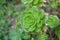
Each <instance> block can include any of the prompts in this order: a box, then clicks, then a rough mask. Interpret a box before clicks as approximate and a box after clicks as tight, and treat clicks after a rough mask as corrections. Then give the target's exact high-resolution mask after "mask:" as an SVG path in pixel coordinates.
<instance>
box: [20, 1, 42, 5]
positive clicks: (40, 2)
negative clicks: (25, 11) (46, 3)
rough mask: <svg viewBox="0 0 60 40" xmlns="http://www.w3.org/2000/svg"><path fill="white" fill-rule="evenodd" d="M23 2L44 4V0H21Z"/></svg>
mask: <svg viewBox="0 0 60 40" xmlns="http://www.w3.org/2000/svg"><path fill="white" fill-rule="evenodd" d="M21 1H22V3H24V4H27V5H31V6H36V5H40V6H42V5H43V0H21Z"/></svg>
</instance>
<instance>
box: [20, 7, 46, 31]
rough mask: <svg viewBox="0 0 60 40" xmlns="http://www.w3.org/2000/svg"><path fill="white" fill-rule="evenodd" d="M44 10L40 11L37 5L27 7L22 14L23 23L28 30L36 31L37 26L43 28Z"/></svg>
mask: <svg viewBox="0 0 60 40" xmlns="http://www.w3.org/2000/svg"><path fill="white" fill-rule="evenodd" d="M44 16H45V15H44V11H42V10H41V11H39V10H38V8H37V7H32V8H27V9H26V10H25V11H24V12H23V13H22V14H21V25H22V26H23V27H24V28H25V29H26V30H27V31H31V32H32V31H35V29H36V28H38V29H39V28H41V27H42V25H43V23H42V22H43V21H41V20H43V18H44Z"/></svg>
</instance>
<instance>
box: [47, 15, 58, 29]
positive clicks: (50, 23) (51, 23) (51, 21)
mask: <svg viewBox="0 0 60 40" xmlns="http://www.w3.org/2000/svg"><path fill="white" fill-rule="evenodd" d="M47 24H48V26H49V27H51V28H54V27H56V26H57V25H59V19H58V17H57V16H56V15H50V16H48V21H47Z"/></svg>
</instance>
